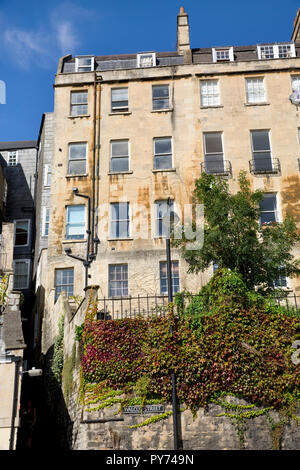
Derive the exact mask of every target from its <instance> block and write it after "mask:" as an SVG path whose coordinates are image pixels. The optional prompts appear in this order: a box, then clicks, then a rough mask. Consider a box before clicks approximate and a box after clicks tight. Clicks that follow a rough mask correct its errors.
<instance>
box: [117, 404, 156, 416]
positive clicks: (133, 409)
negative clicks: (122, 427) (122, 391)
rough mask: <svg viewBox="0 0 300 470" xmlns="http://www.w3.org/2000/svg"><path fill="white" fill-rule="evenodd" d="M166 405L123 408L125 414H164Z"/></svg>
mask: <svg viewBox="0 0 300 470" xmlns="http://www.w3.org/2000/svg"><path fill="white" fill-rule="evenodd" d="M164 411H165V407H164V405H144V406H140V405H135V406H124V407H123V408H122V412H123V413H127V414H141V413H164Z"/></svg>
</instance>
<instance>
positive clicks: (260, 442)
mask: <svg viewBox="0 0 300 470" xmlns="http://www.w3.org/2000/svg"><path fill="white" fill-rule="evenodd" d="M77 377H78V376H77ZM227 399H228V401H230V402H231V403H235V404H243V405H244V404H246V402H244V401H241V400H237V399H235V398H230V397H228V398H227ZM165 409H166V411H170V410H171V405H167V406H166V408H165ZM118 410H119V405H114V406H113V407H111V408H107V409H105V410H101V411H97V412H93V413H86V412H84V413H82V409H81V407H80V406H79V405H78V402H77V397H76V393H73V395H72V397H71V398H70V399H69V407H68V411H69V414H70V417H71V419H72V421H73V428H72V432H71V429H70V428H69V438H71V436H72V449H74V450H168V449H172V448H173V418H172V416H169V417H168V418H166V419H164V420H161V421H158V422H157V423H153V424H149V425H147V426H144V427H140V428H136V429H130V426H133V425H136V424H139V423H141V422H143V421H145V420H146V419H147V418H149V417H151V415H149V414H146V415H144V416H140V415H129V414H116V413H118ZM221 413H224V408H222V407H220V406H219V405H215V404H211V405H209V406H208V409H207V410H204V409H200V410H199V411H198V412H197V415H196V416H195V417H193V415H192V413H191V411H189V410H186V411H184V412H183V413H181V436H182V444H181V448H182V449H184V450H239V449H241V448H245V449H248V450H272V449H274V446H275V445H276V444H275V442H274V440H273V439H272V433H271V426H270V423H269V422H268V420H267V417H266V416H265V415H264V416H259V417H256V418H253V419H248V420H246V422H245V430H244V432H242V433H239V431H238V429H237V427H236V425H235V423H234V421H233V420H232V419H230V418H228V417H226V416H223V417H220V416H218V415H219V414H221ZM152 416H154V415H152ZM270 416H271V418H272V419H273V420H274V422H279V421H280V416H279V415H278V413H276V412H270ZM298 416H300V412H299V413H298ZM88 420H101V422H98V423H87V422H84V421H88ZM241 439H244V445H242V442H241ZM299 447H300V432H299V427H297V423H295V422H294V421H292V422H291V423H290V424H289V425H286V426H285V427H284V430H283V432H282V439H281V445H280V448H281V449H282V450H292V449H299Z"/></svg>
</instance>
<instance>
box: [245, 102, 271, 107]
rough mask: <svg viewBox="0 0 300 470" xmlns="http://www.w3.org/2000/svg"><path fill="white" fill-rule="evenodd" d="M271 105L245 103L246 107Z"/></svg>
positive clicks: (265, 103) (267, 104)
mask: <svg viewBox="0 0 300 470" xmlns="http://www.w3.org/2000/svg"><path fill="white" fill-rule="evenodd" d="M269 104H270V103H267V102H264V103H244V106H269Z"/></svg>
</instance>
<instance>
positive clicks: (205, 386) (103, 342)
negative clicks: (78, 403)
mask: <svg viewBox="0 0 300 470" xmlns="http://www.w3.org/2000/svg"><path fill="white" fill-rule="evenodd" d="M185 297H187V296H185ZM185 301H186V298H185ZM95 308H96V307H95V306H93V305H92V304H90V305H89V309H88V315H87V317H86V320H85V323H84V331H83V333H82V340H83V344H84V354H83V359H82V364H81V374H82V375H81V376H82V387H81V391H83V392H86V391H88V390H89V387H91V386H92V385H93V384H96V386H98V387H99V388H98V391H96V390H95V388H94V392H93V393H94V395H93V398H91V397H90V398H91V399H92V400H93V401H94V403H93V404H97V406H96V408H97V407H98V408H97V409H103V408H105V407H106V406H110V405H113V404H115V403H124V399H123V398H120V397H121V395H122V394H124V397H125V399H126V398H128V396H129V397H130V396H132V394H135V395H138V399H139V400H141V404H143V403H147V402H148V401H147V400H151V399H155V400H156V399H157V400H159V401H160V402H162V401H164V402H170V401H171V397H172V384H171V371H172V370H174V371H175V373H176V376H177V395H178V398H179V401H180V402H181V403H184V404H185V405H186V406H187V407H188V408H189V409H190V410H191V411H192V412H193V413H194V414H195V413H196V412H197V410H198V409H199V407H205V406H207V405H208V404H209V403H211V402H212V401H213V402H214V401H217V403H218V404H219V405H221V406H223V407H224V408H225V412H224V413H222V414H220V415H222V416H227V417H228V418H230V419H233V420H234V421H235V423H236V425H237V427H238V433H239V436H240V442H241V446H243V445H244V444H243V435H244V427H245V420H247V419H252V418H255V417H257V416H262V415H266V416H267V414H268V412H269V411H271V410H280V412H282V413H285V411H286V410H287V409H290V408H291V406H292V405H293V404H294V403H295V402H296V401H298V400H299V399H300V394H299V390H300V373H299V367H298V368H297V365H295V364H293V362H292V360H291V357H292V352H293V350H292V343H293V341H294V339H295V338H297V336H299V332H300V323H299V320H298V319H297V317H295V316H288V315H286V312H285V311H283V310H282V309H281V308H280V307H279V306H277V305H275V304H274V303H273V302H272V301H270V300H269V299H267V298H264V297H263V296H261V295H260V294H257V293H255V291H249V290H247V288H246V286H245V284H244V283H243V280H242V279H241V277H240V275H239V274H238V273H236V272H234V271H230V270H224V269H223V270H222V269H221V270H218V271H217V272H216V273H215V275H214V276H213V278H212V280H211V281H210V283H209V284H208V285H207V286H205V288H204V289H203V290H202V291H201V292H200V293H199V296H198V298H197V297H196V298H194V299H191V301H190V304H189V305H188V306H186V305H185V307H184V306H183V298H182V296H180V295H179V296H177V297H176V299H175V308H171V309H169V313H168V314H166V315H164V316H157V317H153V318H144V317H140V318H135V319H122V320H116V321H113V320H105V321H103V320H95V313H96V311H95ZM171 325H172V327H173V328H172V330H173V332H172V333H171V330H170V326H171ZM94 386H95V385H93V387H94ZM112 391H115V392H116V393H118V395H114V394H113V392H112ZM226 395H234V396H235V397H237V398H240V399H244V400H246V401H247V402H248V403H250V405H236V404H230V403H229V402H228V403H227V402H226V400H225V399H222V397H224V396H226ZM97 396H98V397H101V400H100V401H99V402H97ZM254 405H255V406H258V407H259V409H256V408H255V409H254ZM289 416H291V415H289Z"/></svg>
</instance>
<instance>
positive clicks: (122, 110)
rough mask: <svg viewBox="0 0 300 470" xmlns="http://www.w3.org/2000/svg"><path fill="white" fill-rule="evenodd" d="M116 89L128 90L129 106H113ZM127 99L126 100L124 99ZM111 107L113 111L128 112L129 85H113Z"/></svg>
mask: <svg viewBox="0 0 300 470" xmlns="http://www.w3.org/2000/svg"><path fill="white" fill-rule="evenodd" d="M114 90H127V106H113V103H114V101H113V91H114ZM124 101H125V100H124ZM110 107H111V112H112V113H121V112H125V113H126V112H128V110H129V89H128V87H127V86H123V87H113V88H111V92H110Z"/></svg>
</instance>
